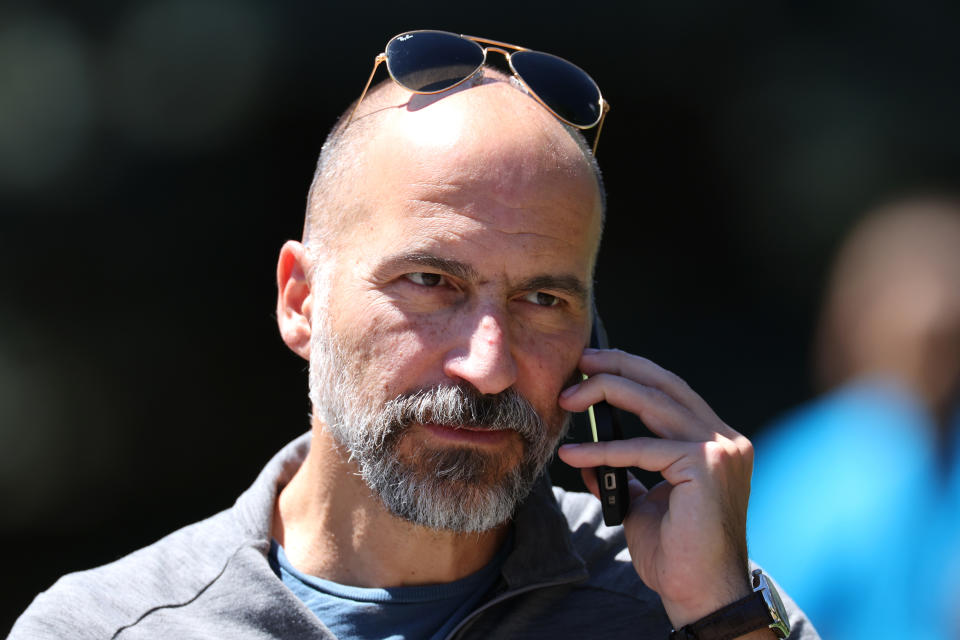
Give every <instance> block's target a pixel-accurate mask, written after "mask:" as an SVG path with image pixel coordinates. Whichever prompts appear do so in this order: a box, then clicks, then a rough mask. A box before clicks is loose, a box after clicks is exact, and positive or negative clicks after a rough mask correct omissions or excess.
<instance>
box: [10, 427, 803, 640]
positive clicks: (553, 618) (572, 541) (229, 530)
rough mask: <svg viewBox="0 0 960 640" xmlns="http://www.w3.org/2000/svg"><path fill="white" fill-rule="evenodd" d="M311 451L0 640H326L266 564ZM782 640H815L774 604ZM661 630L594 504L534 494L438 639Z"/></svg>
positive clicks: (56, 600) (798, 618)
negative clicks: (503, 553)
mask: <svg viewBox="0 0 960 640" xmlns="http://www.w3.org/2000/svg"><path fill="white" fill-rule="evenodd" d="M309 447H310V437H309V434H306V435H304V436H302V437H300V438H298V439H297V440H295V441H293V442H292V443H290V444H289V445H287V446H286V447H285V448H284V449H283V450H281V451H280V452H279V453H278V454H277V455H276V456H274V458H273V459H272V460H271V461H270V462H269V463H268V464H267V466H266V467H265V468H264V470H263V471H262V472H261V473H260V476H259V477H258V478H257V480H256V482H254V484H253V486H252V487H250V488H249V489H248V490H247V491H246V492H245V493H244V494H243V495H241V496H240V498H239V499H238V500H237V502H236V504H234V506H233V507H232V508H230V509H227V510H226V511H223V512H221V513H218V514H217V515H215V516H213V517H211V518H208V519H206V520H203V521H201V522H198V523H196V524H193V525H190V526H188V527H185V528H183V529H180V530H179V531H176V532H174V533H172V534H171V535H169V536H167V537H165V538H163V539H161V540H159V541H158V542H156V543H154V544H152V545H150V546H149V547H146V548H144V549H141V550H139V551H136V552H134V553H132V554H130V555H128V556H126V557H124V558H121V559H120V560H118V561H116V562H113V563H111V564H108V565H105V566H102V567H99V568H96V569H92V570H89V571H82V572H79V573H74V574H70V575H67V576H64V577H63V578H61V579H60V580H58V581H57V582H56V584H54V585H53V587H51V588H50V589H49V590H48V591H46V592H44V593H41V594H40V595H38V596H37V597H36V599H35V600H34V601H33V603H32V604H31V605H30V607H29V608H28V609H27V610H26V611H25V612H24V613H23V615H22V616H21V617H20V618H19V620H17V622H16V624H15V625H14V627H13V630H12V631H11V634H10V636H9V638H10V640H36V639H42V638H57V639H64V638H90V639H94V638H96V639H98V640H105V639H112V638H117V639H121V640H132V639H134V638H178V639H179V638H230V639H237V640H239V639H248V638H249V639H254V638H256V639H265V638H290V639H301V638H302V639H306V638H311V639H321V638H334V636H333V634H332V633H331V632H330V631H329V630H328V629H327V628H326V627H325V626H324V625H323V622H322V621H320V620H319V619H317V617H316V616H315V615H314V614H313V613H311V612H310V611H309V610H308V609H307V608H306V607H305V606H304V605H303V603H302V602H301V601H300V600H299V599H297V597H296V596H294V595H293V593H292V592H290V591H289V590H288V589H287V588H286V587H285V586H284V585H283V583H282V582H281V581H280V579H279V578H278V577H277V576H276V574H274V572H273V571H272V570H271V568H270V566H269V565H268V563H267V552H268V551H269V548H270V531H271V519H272V517H273V506H274V501H275V500H276V496H277V492H278V491H279V489H280V488H281V487H283V486H284V485H285V484H286V483H287V482H288V481H289V480H290V478H291V477H292V476H293V474H294V472H295V471H296V470H297V468H298V467H299V466H300V464H301V463H302V462H303V460H304V458H305V457H306V454H307V451H308V450H309ZM784 600H785V603H786V605H787V607H788V608H789V610H790V621H791V624H792V625H793V633H792V634H791V638H794V639H798V640H800V639H802V640H815V639H817V638H819V636H818V635H817V633H816V631H814V629H813V626H812V625H811V624H810V623H809V621H808V620H807V619H806V618H805V617H804V616H803V614H802V612H801V611H799V610H798V609H797V607H796V606H795V605H794V603H793V602H792V601H790V600H789V599H788V598H784ZM670 629H671V625H670V621H669V620H668V619H667V616H666V613H665V612H664V609H663V606H662V605H661V603H660V599H659V597H658V596H657V594H656V593H654V592H653V591H652V590H650V589H649V588H648V587H647V586H646V585H644V584H643V583H642V582H641V581H640V579H639V578H638V577H637V574H636V572H635V571H634V569H633V565H632V564H631V562H630V556H629V554H628V552H627V549H626V544H625V542H624V538H623V533H622V528H621V527H612V528H607V527H605V526H604V525H603V519H602V515H601V513H600V508H599V504H598V502H597V501H596V500H595V499H594V498H593V496H590V495H587V494H579V493H568V492H566V491H563V490H561V489H556V488H551V486H550V484H549V482H548V481H547V480H546V478H544V479H542V480H541V481H540V482H538V484H537V486H536V488H535V489H534V491H533V493H532V494H531V495H530V497H529V498H528V499H527V500H526V501H525V503H524V504H523V505H522V506H521V508H520V509H519V511H518V513H517V516H516V518H515V519H514V549H513V551H512V553H511V554H510V555H509V556H508V558H507V559H506V561H505V562H504V564H503V569H502V572H501V578H500V583H499V585H498V587H497V589H496V591H495V593H494V594H493V595H492V596H491V597H490V598H489V599H488V600H486V601H485V602H483V603H482V604H481V605H480V606H478V607H477V609H476V610H475V611H473V612H472V613H471V614H469V615H468V616H467V617H466V619H464V620H463V622H462V623H461V624H460V625H459V626H458V627H457V628H456V629H454V630H453V631H452V632H451V634H450V636H449V637H450V638H458V639H461V638H551V639H553V638H604V639H613V638H631V639H633V640H647V639H649V640H666V638H667V637H668V635H669V633H670Z"/></svg>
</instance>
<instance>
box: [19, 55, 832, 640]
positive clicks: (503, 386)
mask: <svg viewBox="0 0 960 640" xmlns="http://www.w3.org/2000/svg"><path fill="white" fill-rule="evenodd" d="M577 135H578V134H574V133H573V132H571V130H570V129H569V128H568V127H566V126H564V125H563V124H561V123H560V121H558V119H557V118H556V117H555V116H554V115H553V113H551V112H550V111H548V110H547V109H546V108H544V106H543V105H542V104H541V103H539V102H538V101H536V100H534V99H533V98H532V97H531V96H530V95H528V94H527V93H525V92H524V91H522V90H518V87H517V86H515V84H514V83H513V82H511V81H510V80H509V79H507V78H505V77H503V76H501V75H499V74H495V73H492V72H489V71H487V72H486V74H485V75H483V74H477V75H475V76H473V77H472V78H471V79H470V81H468V82H466V83H463V84H461V85H459V86H458V87H456V88H454V89H451V90H449V91H445V92H442V93H439V94H436V95H431V96H422V95H411V93H410V92H409V91H408V90H406V89H403V88H401V87H399V86H397V85H395V84H394V83H392V82H387V83H385V84H383V85H380V86H379V87H377V88H375V89H374V90H373V91H372V92H371V93H370V94H369V95H366V97H365V98H364V99H363V100H362V102H361V103H360V105H359V109H358V110H357V112H356V113H355V114H353V115H352V116H350V117H348V118H344V119H343V120H342V121H341V124H339V125H338V127H337V128H336V129H335V130H334V132H333V133H332V134H331V137H330V138H329V139H328V142H327V144H326V145H325V147H324V151H323V153H322V154H321V161H320V163H319V166H318V170H317V174H316V176H315V179H314V184H313V185H312V188H311V192H310V197H309V201H308V208H307V221H306V226H305V231H304V239H303V240H304V242H303V243H298V242H292V241H291V242H288V243H286V244H285V245H284V247H283V249H282V250H281V253H280V259H279V264H278V269H277V281H278V288H279V295H278V302H277V319H278V325H279V328H280V333H281V335H282V337H283V340H284V342H285V343H286V344H287V345H288V346H289V347H290V348H291V349H292V350H293V351H294V352H296V353H297V354H299V355H301V356H302V357H303V358H305V359H307V360H309V362H310V396H311V400H312V402H313V408H314V411H313V419H312V429H311V435H308V436H304V437H302V438H300V439H298V440H297V441H295V442H294V443H292V444H291V445H290V446H288V447H287V448H286V449H284V450H283V451H282V452H280V453H279V454H278V455H277V456H276V457H275V458H274V460H273V461H271V463H270V464H269V465H268V466H267V467H266V469H265V470H264V471H263V473H262V474H261V476H260V478H259V479H258V480H257V482H256V483H255V484H254V486H253V487H252V488H251V489H250V490H249V491H248V492H247V493H245V494H244V495H243V496H241V498H240V499H239V500H238V502H237V504H236V506H235V507H234V508H233V509H231V510H229V511H226V512H224V513H221V514H219V515H217V516H214V517H213V518H211V519H209V520H207V521H204V522H201V523H198V524H195V525H192V526H191V527H187V528H186V529H183V530H181V531H179V532H176V533H174V534H172V535H171V536H169V537H168V538H165V539H164V540H161V541H160V542H158V543H157V544H155V545H153V546H151V547H148V548H147V549H144V550H141V551H138V552H136V553H134V554H132V555H131V556H128V557H127V558H125V559H122V560H120V561H119V562H117V563H114V564H112V565H108V566H106V567H102V568H99V569H95V570H93V571H90V572H84V573H81V574H76V575H73V576H68V577H66V578H64V579H62V580H61V581H60V582H59V583H58V584H57V585H55V586H54V587H53V588H52V589H51V590H50V591H49V592H47V593H45V594H42V595H41V596H39V597H38V598H37V600H36V601H35V602H34V604H33V605H31V607H30V609H28V611H27V612H26V613H25V614H24V616H23V617H22V618H21V619H20V620H19V621H18V623H17V626H15V628H14V630H13V634H12V637H14V638H28V637H29V638H33V637H45V636H50V637H62V636H64V635H69V636H74V637H91V638H93V637H110V638H137V637H155V636H164V637H177V638H179V637H230V638H234V637H236V638H266V637H284V638H330V637H342V638H351V637H356V638H382V637H404V638H445V637H455V638H487V637H632V638H651V639H652V638H667V637H668V636H670V634H671V630H672V629H678V630H680V632H679V634H678V635H677V637H700V638H720V637H725V638H732V637H735V636H736V637H740V636H742V637H744V638H750V639H757V640H759V639H765V638H774V637H776V635H775V634H774V633H773V632H772V631H771V630H770V629H768V628H767V624H766V623H767V622H769V621H770V620H769V618H768V619H767V620H762V619H761V620H760V623H759V625H756V624H755V625H752V626H751V625H747V626H746V627H745V626H744V625H743V624H742V621H743V620H744V619H746V618H749V612H748V611H747V609H748V607H747V604H746V603H753V604H754V605H755V604H756V602H757V599H756V598H758V597H759V596H758V595H756V594H753V593H752V586H753V585H752V583H751V579H750V575H749V573H748V564H747V558H746V542H745V518H746V509H747V496H748V493H749V483H750V473H751V466H752V450H751V445H750V443H749V442H748V441H747V440H746V438H744V437H743V436H741V435H740V434H738V433H736V432H735V431H734V430H733V429H731V428H730V427H728V426H727V425H725V424H724V423H723V422H721V421H720V420H719V419H718V418H717V417H716V415H715V414H714V413H713V412H712V411H711V410H710V408H709V407H708V406H707V405H706V404H705V403H704V402H703V400H702V399H700V398H699V396H697V395H696V394H695V393H694V392H693V391H692V390H690V389H689V387H687V385H686V384H684V383H683V381H681V380H680V379H679V378H677V377H676V376H674V375H673V374H670V373H668V372H666V371H664V370H663V369H661V368H659V367H657V366H656V365H654V364H653V363H651V362H649V361H647V360H644V359H642V358H639V357H636V356H632V355H628V354H625V353H621V352H618V351H609V350H584V346H585V345H586V343H587V338H588V335H589V332H590V325H591V308H592V297H591V282H592V275H593V269H594V263H595V257H596V253H597V248H598V245H599V239H600V232H601V226H602V214H603V212H602V206H603V204H602V203H603V194H602V191H601V186H600V183H599V175H598V174H597V172H596V171H595V167H594V164H593V163H592V158H591V157H590V153H589V151H587V150H586V147H585V145H584V144H583V141H582V139H578V138H577V137H576V136H577ZM578 370H579V371H582V372H583V373H585V374H587V375H588V376H590V377H589V379H588V380H586V381H584V382H581V383H579V384H572V383H573V382H574V381H576V380H577V379H578V378H579V377H578V375H577V372H578ZM603 399H607V400H608V401H610V403H611V404H613V405H616V406H618V407H621V408H622V409H625V410H628V411H632V412H634V413H636V414H637V415H639V416H640V417H641V418H642V419H643V420H644V421H645V423H646V424H647V425H648V426H649V427H650V428H651V429H652V430H653V431H654V432H656V433H657V434H658V435H660V436H662V439H660V438H657V439H645V438H638V439H634V440H630V441H623V442H616V443H606V444H590V445H566V446H564V447H562V448H561V449H560V457H561V458H562V459H563V460H564V461H565V462H567V463H568V464H571V465H573V466H575V467H579V468H582V469H584V471H585V473H584V479H585V480H586V482H587V484H588V486H590V487H591V489H592V490H593V491H594V492H595V493H596V490H597V484H596V481H595V479H594V476H593V474H592V473H590V470H591V469H592V467H595V466H597V465H602V464H606V465H612V466H620V467H625V466H638V467H642V468H646V469H652V470H658V471H661V472H662V473H663V475H664V477H665V479H666V483H665V484H663V485H661V486H658V487H655V488H653V489H651V490H650V491H647V490H646V488H644V487H642V486H641V485H640V484H639V483H638V482H637V481H636V480H633V481H631V486H630V490H631V495H632V498H633V502H632V505H631V507H630V512H629V515H628V517H627V519H626V521H625V522H624V526H623V527H622V528H620V527H615V528H605V527H603V526H602V525H601V520H600V509H599V505H598V504H597V501H596V499H594V498H593V497H591V496H588V495H576V494H570V493H566V492H563V491H560V490H551V488H550V487H549V483H548V481H547V480H546V478H545V476H544V475H543V470H544V467H545V465H546V463H547V461H548V460H549V458H550V456H551V455H552V452H553V449H554V447H555V445H556V443H557V442H558V440H559V439H560V438H561V437H562V435H563V433H564V430H565V426H566V422H567V414H566V412H568V411H584V410H586V409H587V407H588V406H590V405H591V404H593V403H595V402H598V401H600V400H603ZM628 548H629V552H628ZM631 560H632V562H631ZM759 579H760V578H759V577H758V578H757V580H759ZM758 593H759V592H758ZM754 596H756V597H754ZM788 604H789V623H790V624H791V625H792V627H793V633H792V635H791V636H790V637H793V638H816V637H817V636H816V633H815V631H813V629H812V627H811V626H810V624H809V622H807V621H806V620H805V619H804V618H803V616H802V614H801V613H800V612H799V611H798V610H797V609H796V608H795V607H794V606H793V605H792V603H789V602H788ZM731 605H732V607H731ZM760 606H761V609H762V610H761V613H762V614H763V615H764V616H769V615H770V614H769V611H768V609H766V608H764V607H763V605H762V601H761V605H760ZM728 607H730V608H728ZM715 612H719V613H716V615H714V614H715ZM711 616H713V617H711ZM687 625H693V626H689V627H688V626H687ZM731 629H734V630H735V631H734V632H732V635H731V633H728V632H729V631H730V630H731ZM695 632H700V635H699V636H697V635H693V634H694V633H695ZM724 633H726V635H722V634H724ZM747 633H748V635H747Z"/></svg>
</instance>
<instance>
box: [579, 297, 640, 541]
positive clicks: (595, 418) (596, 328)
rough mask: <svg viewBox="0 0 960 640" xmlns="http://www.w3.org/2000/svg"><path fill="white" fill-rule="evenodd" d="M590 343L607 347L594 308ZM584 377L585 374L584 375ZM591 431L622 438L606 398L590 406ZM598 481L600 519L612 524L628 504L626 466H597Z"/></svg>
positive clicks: (595, 434) (603, 436) (598, 439)
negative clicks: (601, 515) (601, 514)
mask: <svg viewBox="0 0 960 640" xmlns="http://www.w3.org/2000/svg"><path fill="white" fill-rule="evenodd" d="M590 346H591V347H592V348H594V349H607V348H609V347H608V343H607V332H606V331H604V329H603V323H602V322H601V321H600V315H599V314H598V313H597V312H596V309H594V312H593V330H592V331H591V332H590ZM584 378H586V376H585V375H584ZM587 414H588V416H589V418H590V431H591V435H592V436H593V441H594V442H601V441H606V440H622V439H623V429H621V427H620V418H619V416H618V415H617V410H616V409H614V408H613V407H611V406H610V405H609V404H608V403H607V402H606V401H604V402H598V403H596V404H595V405H593V406H592V407H590V408H589V409H587ZM596 473H597V484H598V485H599V487H600V503H601V504H602V505H603V523H604V524H605V525H607V526H608V527H613V526H616V525H618V524H621V523H622V522H623V519H624V517H626V515H627V509H628V508H629V506H630V493H629V491H628V490H627V470H626V469H623V468H617V467H607V466H602V467H597V468H596Z"/></svg>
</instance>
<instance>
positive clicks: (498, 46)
mask: <svg viewBox="0 0 960 640" xmlns="http://www.w3.org/2000/svg"><path fill="white" fill-rule="evenodd" d="M413 33H445V34H448V35H451V36H455V37H458V38H463V39H464V40H469V41H470V42H473V43H474V44H476V45H477V46H478V47H479V48H480V50H481V51H482V52H483V59H482V60H481V61H480V64H479V65H477V68H476V69H474V70H473V72H471V73H470V75H468V76H467V77H466V78H464V79H463V80H460V81H459V82H456V83H454V84H452V85H450V86H449V87H445V88H443V89H440V90H439V91H415V90H413V89H410V88H409V87H407V86H406V85H404V84H403V83H402V82H400V81H399V80H397V79H396V78H395V77H394V75H393V72H391V71H390V65H389V64H387V73H389V74H390V79H391V80H393V81H394V82H396V83H397V84H398V85H400V86H401V87H403V88H404V89H406V90H407V91H410V92H412V93H416V94H419V95H433V94H436V93H443V92H444V91H449V90H450V89H453V88H454V87H459V86H460V85H461V84H463V83H464V82H466V81H467V80H469V79H470V78H472V77H474V76H475V75H476V74H477V71H479V70H480V69H482V68H483V67H484V65H486V64H487V52H488V51H496V52H497V53H499V54H501V55H503V57H504V58H506V60H507V65H508V66H509V67H510V71H512V72H513V77H514V78H516V80H517V82H519V83H520V84H521V85H523V87H524V89H526V90H527V93H528V94H530V96H532V97H533V99H534V100H536V101H537V102H539V103H540V104H541V105H542V106H543V108H544V109H546V110H547V111H549V112H550V113H551V114H553V117H555V118H556V119H557V120H559V121H560V122H563V123H564V124H567V125H569V126H571V127H574V128H576V129H580V130H581V131H586V130H587V129H592V128H594V127H596V128H597V131H596V134H595V137H594V139H593V147H592V148H591V152H592V153H593V155H594V156H596V155H597V144H598V143H599V142H600V131H601V130H602V129H603V121H604V119H605V118H606V117H607V112H608V111H610V103H609V102H607V101H606V100H604V99H603V95H602V94H601V93H600V87H599V86H598V85H597V83H596V81H595V80H594V79H593V78H591V77H590V75H589V74H588V73H587V72H586V71H584V70H583V69H580V67H578V66H577V65H575V64H573V63H572V62H570V61H569V60H564V59H563V58H559V56H554V55H553V54H550V53H544V52H542V51H534V50H533V49H528V48H527V47H521V46H519V45H515V44H508V43H506V42H500V41H499V40H490V39H488V38H478V37H476V36H467V35H463V34H460V33H453V32H452V31H438V30H436V29H418V30H416V31H405V32H403V33H400V34H397V35H395V36H393V37H392V38H390V40H388V41H387V46H386V47H384V48H385V49H386V48H389V47H390V43H391V42H393V41H394V40H396V39H397V38H399V37H401V36H405V35H408V34H413ZM483 45H488V46H483ZM504 47H506V48H504ZM507 49H512V50H513V52H514V53H516V52H520V51H530V52H533V53H543V54H544V55H548V56H552V57H554V58H558V59H560V60H563V61H564V62H566V63H567V64H569V65H572V66H573V67H574V68H576V69H579V70H580V72H581V73H583V74H584V75H585V76H587V78H590V81H591V82H593V86H595V87H597V95H598V96H599V97H600V117H599V118H597V121H596V122H594V123H593V124H590V125H579V124H575V123H573V122H570V121H569V120H567V119H566V118H564V117H562V116H561V115H560V114H558V113H557V112H556V111H554V110H553V108H551V107H550V105H548V104H547V103H546V102H544V101H543V100H542V99H541V98H540V96H538V95H537V92H536V91H534V90H533V89H532V88H531V87H530V85H528V84H527V83H526V82H525V81H524V79H523V76H521V75H520V73H519V72H518V71H517V70H516V69H515V68H514V67H513V61H512V60H511V55H512V54H511V52H510V51H507ZM383 62H387V52H386V51H384V52H383V53H378V54H377V57H376V58H374V60H373V71H371V72H370V77H369V78H367V84H366V85H364V87H363V92H362V93H361V94H360V99H359V100H357V104H356V106H355V107H354V108H353V111H352V112H351V113H350V118H349V119H348V120H347V124H346V125H344V126H347V125H349V124H350V123H351V122H353V117H354V116H355V115H356V114H357V109H359V108H360V103H361V102H363V98H364V97H365V96H366V95H367V90H368V89H370V84H371V83H372V82H373V76H374V75H375V74H376V73H377V69H378V68H379V67H380V64H381V63H383Z"/></svg>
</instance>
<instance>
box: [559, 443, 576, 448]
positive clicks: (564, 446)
mask: <svg viewBox="0 0 960 640" xmlns="http://www.w3.org/2000/svg"><path fill="white" fill-rule="evenodd" d="M579 446H580V443H579V442H570V443H567V444H562V445H560V448H561V449H576V448H577V447H579Z"/></svg>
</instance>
